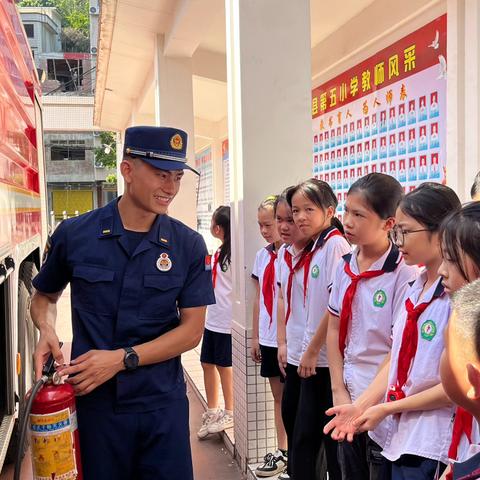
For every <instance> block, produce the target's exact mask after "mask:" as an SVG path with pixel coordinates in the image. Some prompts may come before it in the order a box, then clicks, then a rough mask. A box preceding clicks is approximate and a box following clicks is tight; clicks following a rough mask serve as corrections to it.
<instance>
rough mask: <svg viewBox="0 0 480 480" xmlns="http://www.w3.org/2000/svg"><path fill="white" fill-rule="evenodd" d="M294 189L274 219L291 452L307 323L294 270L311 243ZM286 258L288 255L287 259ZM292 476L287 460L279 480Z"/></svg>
mask: <svg viewBox="0 0 480 480" xmlns="http://www.w3.org/2000/svg"><path fill="white" fill-rule="evenodd" d="M292 188H293V187H289V188H287V189H286V190H285V191H284V192H282V194H281V195H279V197H278V199H277V201H276V204H275V220H276V222H277V228H278V232H279V234H280V238H281V240H282V241H283V242H284V245H282V247H281V248H280V249H279V251H278V259H277V269H276V281H277V287H279V288H278V299H277V343H278V364H279V368H280V372H281V373H282V375H283V377H284V378H285V385H284V390H283V396H282V405H281V407H282V419H283V424H284V426H285V431H286V433H287V445H288V452H289V453H290V449H291V447H292V441H293V431H294V427H295V412H296V411H297V405H298V400H299V396H300V377H299V375H298V372H297V368H298V364H299V361H300V353H299V348H300V347H299V345H301V340H302V337H303V332H304V329H305V320H306V317H305V314H304V307H303V288H302V281H303V280H302V279H303V277H301V272H299V269H295V266H296V265H297V264H298V262H299V261H301V259H302V254H303V251H304V248H305V247H306V245H307V243H308V241H309V239H308V238H307V237H305V236H303V234H302V232H301V231H300V230H299V229H298V227H297V226H296V225H295V223H294V221H293V216H292V210H291V208H290V206H289V204H288V202H287V194H288V192H289V191H290V190H291V189H292ZM287 252H288V253H287ZM285 255H287V256H288V260H287V259H286V258H285ZM287 262H288V263H287ZM300 277H301V278H300ZM295 280H297V281H295ZM293 303H295V304H298V308H296V309H291V306H292V304H293ZM287 315H288V316H287ZM286 318H287V320H288V321H287V322H286V321H285V319H286ZM296 350H297V353H296V352H295V351H296ZM290 475H291V467H290V461H288V463H287V468H286V470H285V471H284V472H283V473H281V474H280V476H279V477H278V478H279V480H289V479H290V478H293V477H291V476H290Z"/></svg>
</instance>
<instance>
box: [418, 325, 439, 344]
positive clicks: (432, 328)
mask: <svg viewBox="0 0 480 480" xmlns="http://www.w3.org/2000/svg"><path fill="white" fill-rule="evenodd" d="M420 332H421V335H422V338H423V339H424V340H428V341H429V342H430V341H431V340H432V339H433V337H435V335H436V334H437V325H435V322H434V321H433V320H427V321H425V322H423V324H422V327H421V329H420Z"/></svg>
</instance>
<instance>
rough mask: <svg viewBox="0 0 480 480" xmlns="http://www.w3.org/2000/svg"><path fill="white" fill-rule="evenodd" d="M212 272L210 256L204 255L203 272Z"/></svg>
mask: <svg viewBox="0 0 480 480" xmlns="http://www.w3.org/2000/svg"><path fill="white" fill-rule="evenodd" d="M211 270H212V256H211V255H205V271H206V272H209V271H211Z"/></svg>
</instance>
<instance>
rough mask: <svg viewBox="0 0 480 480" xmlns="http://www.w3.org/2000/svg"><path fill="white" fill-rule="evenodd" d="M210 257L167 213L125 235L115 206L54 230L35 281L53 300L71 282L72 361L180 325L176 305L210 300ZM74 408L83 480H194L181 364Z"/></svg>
mask: <svg viewBox="0 0 480 480" xmlns="http://www.w3.org/2000/svg"><path fill="white" fill-rule="evenodd" d="M165 254H166V255H165ZM206 254H207V250H206V247H205V243H204V241H203V239H202V237H201V236H200V235H199V234H198V233H196V232H195V231H193V230H191V229H190V228H188V227H186V226H185V225H183V224H182V223H181V222H179V221H177V220H174V219H172V218H170V217H168V216H167V215H159V216H157V217H156V220H155V222H154V224H153V225H152V227H151V229H150V231H149V232H146V233H145V234H144V235H142V234H138V233H134V232H127V231H125V230H124V228H123V225H122V222H121V218H120V215H119V212H118V208H117V200H114V201H113V202H111V203H110V204H109V205H107V206H106V207H103V208H100V209H98V210H95V211H93V212H90V213H87V214H85V215H82V216H80V217H77V218H72V219H68V220H65V221H63V222H62V223H61V224H60V225H59V226H58V228H57V229H56V231H55V233H54V234H53V236H52V238H51V246H50V250H49V252H48V256H47V258H46V260H45V263H44V264H43V266H42V269H41V271H40V273H39V274H38V276H37V277H36V278H35V279H34V281H33V284H34V286H35V288H36V289H37V290H39V291H40V292H44V293H54V292H58V291H60V290H62V289H63V288H64V287H65V286H66V285H67V284H68V283H69V282H70V284H71V300H72V323H73V345H72V358H76V357H78V356H79V355H81V354H83V353H85V352H87V351H89V350H92V349H99V350H113V349H118V348H124V347H130V346H135V345H138V344H141V343H145V342H148V341H149V340H153V339H155V338H157V337H159V336H160V335H162V334H164V333H166V332H168V331H169V330H172V329H173V328H175V327H176V326H178V325H179V313H178V308H189V307H198V306H203V305H208V304H212V303H214V302H215V297H214V293H213V288H212V282H211V272H210V271H208V270H207V269H206V268H205V256H206ZM162 259H163V264H162V263H159V262H160V260H162ZM165 259H167V260H166V263H165ZM77 410H78V421H79V431H80V440H81V449H82V463H83V468H84V475H85V479H86V480H93V479H125V480H127V479H129V480H130V479H143V480H146V479H152V480H153V479H155V480H163V479H165V480H166V479H169V480H170V479H172V478H179V479H181V480H188V479H190V478H193V474H192V464H191V454H190V444H189V435H188V401H187V398H186V388H185V381H184V377H183V372H182V366H181V363H180V357H177V358H173V359H170V360H167V361H164V362H161V363H157V364H154V365H147V366H142V367H139V368H137V369H136V370H134V371H122V372H120V373H118V374H117V375H116V376H115V377H114V378H112V379H111V380H110V381H108V382H106V383H105V384H103V385H101V386H99V387H97V388H96V389H95V390H94V391H93V392H92V393H90V394H88V395H86V396H84V397H77Z"/></svg>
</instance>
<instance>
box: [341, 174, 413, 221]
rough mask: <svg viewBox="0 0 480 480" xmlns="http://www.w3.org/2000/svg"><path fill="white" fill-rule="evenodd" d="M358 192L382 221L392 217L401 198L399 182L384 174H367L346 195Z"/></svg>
mask: <svg viewBox="0 0 480 480" xmlns="http://www.w3.org/2000/svg"><path fill="white" fill-rule="evenodd" d="M356 192H359V193H361V194H362V195H363V197H364V199H365V201H366V202H367V205H368V206H369V207H370V208H371V209H372V210H373V211H374V212H375V213H376V214H377V215H378V216H379V217H380V218H381V219H382V220H387V218H390V217H394V216H395V212H396V211H397V207H398V204H399V203H400V200H401V199H402V197H403V188H402V186H401V185H400V182H399V181H398V180H396V179H395V178H393V177H392V176H391V175H386V174H385V173H369V174H368V175H365V176H364V177H362V178H359V179H358V180H357V181H356V182H355V183H354V184H353V185H352V186H351V187H350V189H349V190H348V194H347V195H350V194H351V193H356Z"/></svg>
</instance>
